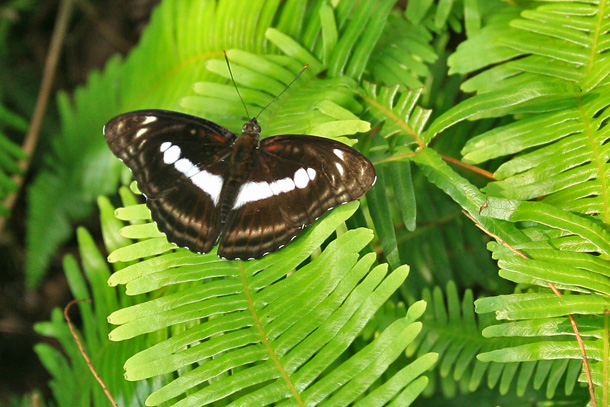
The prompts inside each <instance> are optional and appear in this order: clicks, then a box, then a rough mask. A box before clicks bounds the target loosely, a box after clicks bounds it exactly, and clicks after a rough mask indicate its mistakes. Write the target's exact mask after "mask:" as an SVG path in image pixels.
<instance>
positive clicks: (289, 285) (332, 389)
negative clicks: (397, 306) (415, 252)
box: [109, 203, 435, 406]
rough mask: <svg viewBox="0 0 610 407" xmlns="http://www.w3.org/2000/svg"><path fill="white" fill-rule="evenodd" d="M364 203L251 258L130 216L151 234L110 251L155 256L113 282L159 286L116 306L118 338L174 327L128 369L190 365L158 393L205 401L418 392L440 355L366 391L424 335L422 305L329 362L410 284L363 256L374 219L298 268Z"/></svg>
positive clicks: (163, 398) (121, 257) (400, 272)
mask: <svg viewBox="0 0 610 407" xmlns="http://www.w3.org/2000/svg"><path fill="white" fill-rule="evenodd" d="M356 207H357V203H352V204H348V205H344V206H342V207H340V208H337V209H335V210H334V211H332V212H330V213H329V214H328V215H326V216H325V217H324V218H323V220H322V221H321V222H319V223H317V224H316V225H314V226H312V227H310V228H308V230H306V232H305V233H304V234H303V236H302V237H301V238H299V239H298V240H296V241H294V242H293V243H291V244H290V245H289V246H287V247H285V248H283V249H282V250H281V251H279V252H277V253H272V254H270V255H268V256H266V257H264V258H263V259H261V260H258V261H250V262H229V261H225V260H220V259H218V258H217V257H216V254H215V253H214V252H213V253H209V254H207V255H204V256H201V255H196V254H193V253H191V252H189V251H187V250H185V249H178V250H175V246H173V245H169V244H168V243H167V241H166V240H165V238H163V237H159V232H158V231H157V230H156V228H154V227H153V228H152V229H151V228H149V227H148V226H149V225H152V224H150V223H143V224H135V225H132V226H127V227H126V228H125V229H124V231H123V234H124V235H127V236H129V237H130V238H137V239H138V240H140V242H138V243H134V244H132V245H129V246H126V247H123V248H120V249H117V250H115V251H114V252H113V253H111V255H110V256H109V259H110V260H111V261H134V260H136V259H139V258H145V259H146V260H144V261H141V262H137V263H134V264H132V265H129V266H127V267H125V268H123V269H121V270H119V271H117V272H116V273H114V274H113V275H112V276H111V277H110V279H109V283H110V284H112V285H115V284H126V288H127V291H128V293H130V294H141V293H148V292H151V291H153V290H159V291H158V293H159V294H158V296H157V298H155V299H153V300H150V301H148V302H142V303H140V304H138V305H134V306H132V307H127V308H124V309H122V310H119V311H116V312H114V313H112V314H111V315H110V317H109V321H110V322H111V323H113V324H118V325H119V326H118V327H117V328H115V329H114V330H113V331H112V332H111V333H110V338H111V339H112V340H115V341H116V340H124V339H129V338H133V337H135V336H138V335H142V334H147V333H156V332H159V333H162V332H165V331H171V332H173V334H172V335H171V337H170V338H168V339H166V340H162V341H159V342H158V343H157V344H155V345H153V346H152V347H150V348H149V349H146V350H144V351H142V352H140V353H138V354H136V355H134V356H132V357H131V358H130V359H129V360H128V361H127V362H126V364H125V369H126V371H127V373H126V377H127V378H128V379H129V380H141V379H144V378H150V377H153V376H156V375H160V374H167V373H171V372H179V377H178V378H177V379H176V380H174V381H173V382H172V383H170V384H168V385H167V386H165V387H163V388H161V389H160V390H158V391H157V392H155V393H153V394H152V395H151V396H150V397H149V398H148V400H147V403H148V404H149V405H158V404H160V403H164V402H170V401H171V403H172V405H175V406H201V405H207V404H209V403H212V402H214V401H215V400H220V399H223V400H231V401H232V403H233V405H253V404H256V405H268V404H272V403H280V402H282V401H283V400H285V403H288V400H289V399H291V398H296V399H300V400H303V401H306V400H318V401H321V400H324V399H328V400H327V402H328V403H330V404H331V405H337V406H339V405H348V404H349V403H350V402H354V401H355V400H357V399H358V398H359V397H362V396H364V399H362V400H361V403H364V404H366V403H368V401H366V402H365V400H377V401H376V402H375V404H371V405H385V403H386V402H389V401H390V400H392V399H394V398H396V397H399V398H400V397H403V398H405V399H407V398H408V397H412V396H413V389H412V390H407V389H408V388H409V387H407V386H408V385H409V384H410V383H411V382H412V381H413V380H414V379H415V378H416V377H417V376H418V375H420V374H422V373H423V372H424V371H425V370H426V369H427V367H429V366H430V364H431V363H433V361H434V360H435V358H434V357H433V356H432V355H428V356H425V357H424V358H423V359H421V360H420V361H419V362H416V364H414V365H412V366H407V367H405V368H404V369H401V371H400V373H397V374H396V375H395V376H393V379H391V380H389V381H388V382H386V384H385V385H382V386H381V387H379V388H378V389H377V390H375V391H372V392H370V393H369V394H366V389H368V388H369V387H370V386H371V385H372V384H373V383H374V382H375V381H376V380H377V379H378V378H379V377H380V375H381V374H382V373H383V372H385V370H386V368H387V366H388V365H389V364H391V363H393V361H394V360H395V359H396V358H397V357H398V356H399V355H400V354H401V352H402V351H403V350H404V349H405V347H406V346H407V345H408V344H409V343H410V342H411V341H412V340H413V339H414V338H415V336H416V335H417V332H419V329H420V325H419V323H415V320H416V319H417V318H418V317H419V315H421V312H423V307H422V305H423V304H420V305H419V306H418V307H419V308H418V310H416V309H415V308H413V310H411V311H409V312H408V313H407V318H401V319H399V320H397V321H396V322H395V323H393V324H391V325H390V326H389V327H388V328H387V329H386V330H385V331H384V333H383V334H382V335H380V336H379V337H378V338H377V339H376V340H375V341H373V342H371V344H370V345H369V346H367V347H365V348H364V349H362V350H361V352H360V353H357V354H355V355H353V356H351V357H350V358H349V359H347V360H346V361H343V363H342V364H339V365H336V366H333V367H332V368H331V367H330V366H331V364H332V363H333V361H334V360H335V359H336V358H337V357H338V356H340V355H341V354H342V353H343V352H345V350H346V348H347V346H349V344H350V343H351V342H352V341H353V340H354V338H355V337H356V335H357V334H358V333H359V332H360V330H362V328H363V327H364V325H365V324H366V322H367V321H368V320H369V319H370V318H371V317H372V316H373V314H374V313H375V311H376V310H377V309H378V308H379V307H380V306H381V305H382V304H383V303H384V302H385V300H386V299H387V298H388V297H389V296H390V295H391V294H392V293H393V292H394V291H395V290H396V289H397V288H398V287H399V286H400V285H401V284H402V282H403V281H404V278H405V277H406V271H407V269H406V268H405V267H401V268H399V269H397V270H395V271H394V272H392V273H391V274H389V275H387V276H386V273H387V267H386V266H377V267H374V268H372V269H371V267H372V265H373V263H374V261H375V256H374V255H371V254H369V255H366V256H363V257H362V258H360V257H359V255H358V252H359V251H360V250H362V248H363V247H364V246H365V245H366V244H367V243H368V241H369V240H370V239H371V238H372V233H371V232H370V231H367V230H364V229H357V230H351V231H348V232H346V233H345V234H342V235H340V236H339V237H338V238H337V239H336V240H335V241H333V242H331V243H330V244H329V245H328V246H326V248H325V249H324V250H323V251H322V252H321V253H320V254H319V255H316V256H314V257H313V258H312V259H311V261H310V262H308V263H307V264H304V265H301V266H299V265H300V264H301V263H303V261H304V260H306V259H307V258H308V257H309V256H310V255H311V253H312V252H314V251H315V250H316V249H317V248H318V247H319V246H320V245H321V244H322V243H323V242H324V241H325V240H326V239H327V238H328V236H329V235H330V234H331V233H332V232H333V231H334V230H335V229H336V228H337V226H338V225H339V224H340V223H341V222H343V221H344V220H345V219H346V218H347V217H349V216H350V215H351V214H353V212H354V211H355V210H356ZM117 214H118V215H119V216H120V217H121V218H123V219H129V220H130V221H135V220H138V219H148V218H149V217H150V215H149V213H148V211H147V209H146V208H145V207H143V206H141V205H136V206H133V207H128V208H125V209H122V210H119V211H117ZM151 256H153V257H151ZM287 274H290V275H289V276H287ZM202 283H204V284H202ZM303 310H307V311H306V312H303ZM329 369H330V370H329ZM418 383H419V382H418ZM340 384H343V385H340ZM418 386H419V387H416V388H419V389H420V390H419V391H421V385H418ZM402 392H406V393H402ZM401 394H404V395H401ZM176 398H177V399H176ZM384 398H385V401H382V400H383V399H384ZM178 400H180V401H178ZM364 404H363V405H364ZM356 405H358V404H356ZM366 405H369V404H366Z"/></svg>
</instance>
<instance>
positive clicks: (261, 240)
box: [218, 135, 376, 259]
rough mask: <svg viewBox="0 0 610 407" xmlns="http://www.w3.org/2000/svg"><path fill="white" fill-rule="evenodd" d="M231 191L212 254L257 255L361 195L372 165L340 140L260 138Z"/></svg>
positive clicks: (368, 184) (372, 172)
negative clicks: (240, 181) (248, 165)
mask: <svg viewBox="0 0 610 407" xmlns="http://www.w3.org/2000/svg"><path fill="white" fill-rule="evenodd" d="M258 152H259V154H257V156H256V160H255V161H254V162H253V163H252V167H251V171H250V174H249V178H248V180H247V181H246V182H244V183H243V184H242V185H241V186H240V189H239V190H238V191H237V194H236V199H235V201H234V202H233V204H232V211H231V212H230V214H229V216H228V218H227V221H226V225H224V228H223V231H222V235H221V240H220V247H219V249H218V254H219V255H220V256H222V257H225V258H228V259H234V258H240V259H249V258H259V257H261V256H263V255H264V254H266V253H270V252H273V251H275V250H277V249H279V248H280V247H282V246H285V245H286V244H288V243H290V241H292V239H294V238H295V237H296V236H298V235H299V234H300V233H301V232H302V230H303V229H304V228H305V227H306V226H308V225H310V224H312V223H313V222H314V221H315V220H316V219H318V218H319V217H320V216H322V215H323V214H324V213H326V212H327V211H328V210H329V209H331V208H334V207H336V206H339V205H341V204H344V203H347V202H350V201H353V200H355V199H359V198H361V197H362V196H363V195H364V194H365V193H366V192H367V191H368V190H369V188H370V187H371V186H372V185H373V184H374V183H375V180H376V175H375V169H374V167H373V165H372V164H371V163H370V161H368V160H367V159H366V158H365V157H364V156H362V155H361V154H360V153H358V152H357V151H356V150H354V149H352V148H350V147H348V146H346V145H345V144H343V143H340V142H337V141H334V140H330V139H325V138H320V137H312V136H303V135H285V136H276V137H271V138H267V139H264V140H262V141H261V142H260V147H259V150H258Z"/></svg>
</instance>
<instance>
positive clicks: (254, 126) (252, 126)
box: [241, 117, 261, 140]
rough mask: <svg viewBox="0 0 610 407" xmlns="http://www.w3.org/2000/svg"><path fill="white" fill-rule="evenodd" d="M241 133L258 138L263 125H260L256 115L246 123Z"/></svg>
mask: <svg viewBox="0 0 610 407" xmlns="http://www.w3.org/2000/svg"><path fill="white" fill-rule="evenodd" d="M241 134H242V136H250V137H252V138H254V139H257V140H258V136H259V135H260V134H261V126H259V125H258V121H257V120H256V117H253V118H252V119H251V120H250V121H249V122H248V123H246V124H244V126H243V127H242V129H241Z"/></svg>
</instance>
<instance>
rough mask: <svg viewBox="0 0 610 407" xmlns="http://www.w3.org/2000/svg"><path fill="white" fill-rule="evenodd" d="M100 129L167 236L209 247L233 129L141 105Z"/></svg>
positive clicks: (199, 247) (215, 236)
mask: <svg viewBox="0 0 610 407" xmlns="http://www.w3.org/2000/svg"><path fill="white" fill-rule="evenodd" d="M104 135H105V137H106V140H107V142H108V145H109V147H110V149H111V150H112V152H113V153H114V154H115V155H116V156H117V157H119V158H120V159H121V160H122V161H123V162H124V163H125V164H126V165H127V166H128V167H129V168H130V169H131V170H132V172H133V176H134V179H135V180H136V181H137V183H138V187H139V188H140V190H141V191H142V193H143V194H144V195H145V196H146V198H147V205H148V206H149V208H150V209H151V212H152V216H153V219H154V220H155V221H156V222H157V224H158V225H159V228H160V229H161V231H163V232H164V233H165V234H166V235H167V237H168V239H169V240H170V241H171V242H172V243H176V244H178V245H179V246H182V247H188V248H190V249H191V250H194V251H199V252H207V251H209V250H210V249H211V248H212V247H213V245H214V243H215V242H216V241H217V239H218V235H219V233H220V217H219V207H220V205H219V200H220V193H221V189H222V186H223V183H224V177H225V174H227V173H228V160H227V158H228V157H230V155H231V152H232V143H233V142H234V140H235V138H236V136H235V134H233V133H232V132H231V131H229V130H227V129H226V128H224V127H222V126H219V125H217V124H215V123H212V122H210V121H207V120H204V119H200V118H198V117H194V116H190V115H186V114H182V113H177V112H170V111H164V110H141V111H135V112H130V113H126V114H122V115H119V116H116V117H115V118H113V119H112V120H110V121H109V122H108V124H106V126H105V127H104Z"/></svg>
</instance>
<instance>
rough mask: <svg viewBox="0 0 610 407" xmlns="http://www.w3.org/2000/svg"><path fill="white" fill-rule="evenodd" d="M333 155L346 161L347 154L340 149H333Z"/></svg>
mask: <svg viewBox="0 0 610 407" xmlns="http://www.w3.org/2000/svg"><path fill="white" fill-rule="evenodd" d="M333 153H335V155H336V156H337V157H339V158H340V159H342V160H344V159H345V154H343V151H341V150H339V149H338V148H335V149H333Z"/></svg>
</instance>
